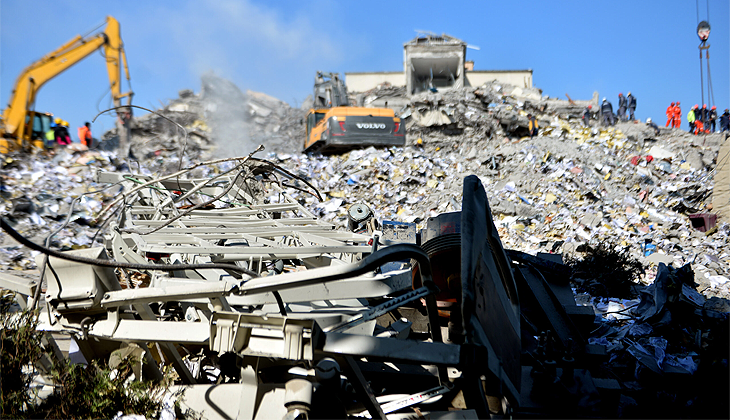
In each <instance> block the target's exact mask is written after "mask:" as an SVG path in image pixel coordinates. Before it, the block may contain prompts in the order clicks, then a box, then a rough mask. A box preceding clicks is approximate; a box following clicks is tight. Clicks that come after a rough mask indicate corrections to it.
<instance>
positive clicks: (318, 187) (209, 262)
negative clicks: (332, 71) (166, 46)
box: [0, 79, 730, 418]
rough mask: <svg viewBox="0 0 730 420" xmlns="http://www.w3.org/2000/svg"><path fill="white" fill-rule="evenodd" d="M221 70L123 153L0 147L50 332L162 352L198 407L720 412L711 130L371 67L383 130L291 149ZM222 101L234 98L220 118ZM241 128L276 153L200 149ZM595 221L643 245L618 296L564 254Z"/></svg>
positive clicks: (11, 260) (277, 122)
mask: <svg viewBox="0 0 730 420" xmlns="http://www.w3.org/2000/svg"><path fill="white" fill-rule="evenodd" d="M234 87H235V86H232V84H230V83H226V82H225V81H220V80H218V81H216V80H213V79H209V80H207V81H205V82H204V88H203V89H202V90H201V93H200V94H194V93H192V92H190V91H183V92H181V95H180V98H178V99H176V100H174V101H172V102H171V103H170V104H169V105H168V106H167V107H165V108H164V109H161V110H158V111H156V112H157V113H156V114H150V115H148V116H143V117H141V118H138V119H137V120H138V122H137V125H136V126H135V127H133V136H132V141H133V145H134V146H133V148H134V150H135V153H136V155H137V157H138V159H139V161H140V166H139V167H138V166H136V163H131V164H127V165H126V166H127V168H128V169H127V168H125V167H124V162H123V161H122V160H120V159H118V158H117V157H116V156H114V154H113V152H111V151H100V152H93V151H92V152H76V153H70V152H71V151H69V153H59V155H57V156H55V157H54V158H53V159H51V160H49V161H43V160H37V161H32V162H31V161H27V160H24V159H22V157H18V158H17V159H16V160H14V161H13V162H10V163H8V162H7V161H6V162H5V166H4V168H3V171H4V172H3V175H4V178H3V179H4V189H3V191H4V193H5V194H6V195H8V197H9V198H13V199H14V200H15V201H13V202H9V203H8V202H6V203H3V206H4V207H3V208H4V210H5V211H4V213H7V214H8V215H9V216H11V217H10V218H8V222H7V225H8V227H9V228H12V230H14V231H17V232H19V234H20V235H22V236H20V235H18V236H17V237H11V236H9V235H8V234H3V235H2V240H3V242H2V245H3V248H2V249H3V252H4V254H3V258H5V261H6V263H7V264H5V266H6V267H16V268H34V267H38V268H40V270H42V271H43V273H42V274H41V275H40V277H39V276H38V274H36V275H21V274H20V272H5V273H3V275H2V276H0V281H1V282H2V286H3V287H4V288H6V289H10V290H15V291H16V292H17V293H19V294H20V295H21V297H20V298H19V299H18V301H19V303H21V304H23V305H29V306H33V305H38V306H39V307H42V311H43V312H42V317H41V319H42V321H43V328H44V329H46V330H48V331H49V332H50V334H51V335H50V337H51V338H52V339H53V340H55V341H56V343H57V344H58V345H59V347H58V351H57V352H55V354H60V355H61V356H60V357H70V356H74V357H76V358H79V359H85V360H87V361H89V360H94V359H100V360H105V358H108V357H109V354H110V353H111V352H113V351H116V350H118V349H119V348H120V347H125V346H126V347H133V348H135V351H136V352H137V354H139V355H141V357H140V359H141V360H140V364H139V369H140V371H141V372H142V373H141V376H142V377H143V378H157V377H159V376H160V374H161V372H162V369H161V367H165V366H171V367H172V368H173V369H174V371H175V373H176V375H177V377H178V380H177V381H178V383H179V386H180V387H183V388H184V389H186V392H185V394H184V395H185V397H184V400H183V402H182V404H183V405H184V406H187V407H190V408H194V409H197V410H200V411H203V412H204V414H205V417H206V418H234V417H241V418H275V417H276V418H278V417H284V416H287V415H288V416H290V417H292V418H294V417H296V416H298V415H301V414H302V413H308V415H309V416H310V417H313V418H325V417H334V418H343V417H348V416H349V417H371V418H372V417H379V418H383V417H385V416H387V417H388V418H409V417H413V416H428V417H430V418H454V417H457V418H485V417H489V416H509V415H512V416H536V417H545V416H564V417H609V418H614V417H647V416H658V417H668V416H677V415H678V413H680V415H682V416H688V417H692V416H698V417H715V416H723V415H726V410H727V407H725V405H726V404H725V403H724V399H725V397H726V395H727V390H726V388H723V387H721V386H719V387H718V386H716V385H715V384H716V383H717V381H715V380H713V378H715V379H716V375H717V374H718V373H717V372H727V344H728V338H727V331H728V328H727V322H728V317H727V314H728V312H730V306H729V305H728V304H727V302H728V301H727V298H728V297H729V296H730V294H729V293H728V292H729V291H730V280H728V277H730V271H728V259H729V258H730V256H729V255H728V254H727V251H726V250H727V243H728V240H729V238H730V227H729V226H728V225H727V224H726V222H725V221H724V220H722V219H716V220H714V224H713V221H712V220H711V219H712V218H711V217H710V216H708V215H707V204H708V203H709V202H710V200H711V197H712V193H713V191H712V188H711V187H712V175H713V170H714V168H715V164H716V156H717V149H718V148H719V146H720V144H721V143H722V141H723V139H722V138H721V137H720V136H719V135H717V136H707V137H706V138H697V137H694V136H689V135H686V134H685V133H682V132H681V131H680V130H671V129H662V130H661V132H660V135H658V136H657V135H656V134H654V131H653V130H651V129H649V128H647V127H645V126H644V125H642V124H634V123H626V124H620V125H618V126H616V127H599V126H597V125H595V124H592V125H591V126H589V127H583V126H582V125H581V124H580V122H579V118H578V116H579V114H580V112H582V109H583V108H584V107H585V106H586V105H587V104H588V103H590V101H582V102H581V101H574V103H570V102H568V101H560V100H556V99H551V98H546V97H543V96H542V95H541V94H540V92H539V91H538V90H537V89H534V88H528V87H523V86H513V85H509V84H505V83H498V82H489V83H485V84H482V85H480V86H477V87H469V86H465V87H462V88H451V89H438V88H436V90H437V91H436V92H433V91H430V90H429V91H427V92H422V93H420V94H416V95H410V94H406V92H405V89H403V88H398V87H393V86H387V85H381V86H379V87H376V88H374V89H371V90H369V91H367V92H364V93H362V95H363V96H362V97H363V98H364V100H369V101H370V102H375V101H383V100H385V98H398V99H399V100H401V101H402V102H403V104H404V105H403V107H402V108H400V109H399V111H400V114H401V117H402V118H403V119H404V120H405V121H406V126H407V129H408V131H407V133H408V139H407V140H408V144H407V146H406V147H405V148H402V149H400V148H395V149H389V150H376V149H366V150H360V151H353V152H350V153H347V154H344V155H341V156H328V157H326V156H316V155H311V156H307V155H301V154H299V153H296V152H297V151H298V150H299V149H298V148H299V145H300V143H301V142H300V139H301V137H298V136H300V135H301V134H300V132H299V131H300V130H301V126H300V125H299V124H298V121H297V116H298V115H301V112H302V111H301V110H297V109H292V108H291V107H289V106H288V105H286V104H285V103H283V102H280V101H277V100H276V99H274V98H270V97H266V96H265V95H262V94H255V93H252V92H248V93H246V94H243V93H241V92H240V91H237V88H235V89H234ZM213 91H217V92H221V91H223V92H227V93H226V94H224V95H217V96H227V97H234V98H239V99H240V101H239V100H238V99H236V100H234V105H235V107H236V108H230V109H225V108H226V107H228V106H229V105H227V102H226V101H219V100H218V99H211V98H216V96H212V93H211V92H213ZM389 100H392V99H389ZM241 101H242V102H241ZM234 105H231V106H234ZM219 110H220V111H229V110H235V111H236V113H237V114H239V115H244V116H245V117H244V118H242V122H241V126H240V127H239V128H238V129H237V130H236V131H235V132H234V133H230V132H224V131H217V128H216V122H215V121H216V119H217V118H219V117H220V116H217V115H215V113H216V112H218V111H219ZM528 112H530V113H533V115H536V116H537V118H538V121H539V122H540V126H541V132H540V135H539V136H538V137H537V138H535V139H529V138H527V137H525V132H526V125H527V121H526V114H527V113H528ZM222 115H223V116H222V117H220V118H221V120H223V121H225V119H226V117H225V115H224V114H222ZM163 116H164V118H163ZM165 118H167V119H170V120H172V121H174V122H177V123H178V124H180V125H181V126H183V128H184V131H183V130H181V129H180V128H179V127H177V126H175V125H174V124H172V123H170V121H166V120H165ZM276 127H279V128H278V129H276ZM196 132H197V133H198V134H194V133H196ZM243 132H246V133H247V134H248V135H247V136H243V135H242V133H243ZM114 134H115V133H114V132H109V133H108V136H107V138H108V139H109V141H113V137H114ZM243 137H245V138H246V140H247V141H250V139H263V140H265V141H268V139H272V140H271V143H268V142H267V143H265V144H266V146H267V151H268V150H272V149H273V150H274V151H275V152H276V153H270V154H268V155H266V156H265V158H260V157H258V155H260V154H261V152H258V155H256V156H254V155H253V154H252V156H250V157H247V156H245V152H250V151H253V150H254V147H253V146H245V145H243V143H240V144H238V145H237V146H236V147H238V148H239V150H241V149H245V150H242V151H243V152H244V153H236V154H235V155H236V156H241V157H238V158H230V157H228V156H225V155H224V156H219V157H218V158H216V157H215V153H216V149H217V148H218V147H219V144H220V143H222V142H224V141H230V140H231V139H233V138H243ZM269 146H271V147H270V148H269ZM224 153H231V152H228V151H227V152H224ZM647 156H652V159H651V160H648V159H647ZM635 157H636V159H634V158H635ZM634 161H635V163H634ZM44 165H46V166H44ZM44 174H52V176H44ZM74 185H75V186H76V188H77V190H75V191H73V192H72V193H71V195H74V196H75V197H76V198H77V200H75V201H74V200H72V198H71V197H70V196H69V195H67V194H62V193H59V191H63V190H66V189H67V190H73V188H74V187H73V186H74ZM67 186H68V187H67ZM89 187H90V188H89ZM39 188H42V189H43V190H42V192H43V194H40V192H41V191H38V189H39ZM87 189H88V191H87ZM21 195H24V196H28V197H30V198H29V199H27V200H25V201H23V200H19V198H20V196H21ZM102 203H103V205H102ZM66 215H69V217H68V218H67V217H66ZM691 215H696V216H700V215H701V217H699V218H697V217H695V218H691V217H690V216H691ZM3 220H5V219H3ZM696 221H700V222H701V223H700V225H697V226H695V224H694V222H696ZM3 223H6V222H5V221H3ZM59 225H60V227H64V229H62V230H61V231H60V233H58V234H56V235H49V232H50V231H51V228H56V227H57V226H59ZM89 225H93V226H94V229H90V228H89ZM3 227H6V226H3ZM97 229H98V234H97ZM703 230H704V231H703ZM24 237H30V238H31V239H32V243H28V242H17V241H23V240H24V239H23V238H24ZM13 238H15V239H13ZM607 239H613V240H615V242H616V243H615V246H616V247H618V248H620V249H625V250H626V252H627V253H628V254H629V255H630V256H631V257H632V258H636V259H638V260H639V261H640V262H641V264H642V265H644V266H645V267H647V271H646V273H644V274H643V275H642V276H640V277H639V278H636V279H634V280H633V281H632V282H631V287H630V288H631V290H632V291H633V292H634V294H631V295H627V296H620V297H619V296H611V295H607V294H606V293H601V292H599V291H598V290H599V289H598V288H596V287H591V288H587V287H583V286H585V285H586V284H593V283H601V282H604V283H606V282H609V283H610V279H609V280H606V279H605V278H598V276H597V270H596V271H595V272H591V271H590V270H589V271H587V272H586V271H583V272H581V273H580V274H579V275H573V274H571V270H570V267H569V266H566V265H565V264H563V263H564V262H565V261H564V260H563V259H562V258H561V257H560V254H563V256H565V257H566V258H567V257H569V256H572V255H579V254H580V253H582V252H584V251H586V250H587V249H588V248H590V247H592V246H596V244H597V243H598V242H602V241H606V240H607ZM33 243H35V244H44V243H45V244H47V245H46V247H49V245H48V244H50V247H49V248H51V250H50V251H53V252H49V250H48V249H44V248H42V247H37V246H35V245H33ZM30 247H34V248H30ZM74 248H83V249H77V250H73V249H74ZM31 249H33V250H34V251H33V252H34V253H35V252H40V253H41V254H39V255H37V256H35V259H33V256H32V255H31V254H30V250H31ZM58 249H61V250H63V251H65V252H59V251H56V250H58ZM46 253H47V254H50V255H49V257H48V258H47V260H46V257H44V255H45V254H46ZM89 264H91V265H89ZM615 268H616V269H619V268H621V267H619V266H616V267H615ZM592 275H596V277H595V278H594V277H592ZM581 277H589V278H581ZM572 289H575V290H572ZM36 302H37V303H36ZM64 343H65V344H64ZM70 343H75V344H74V345H71V344H70ZM49 345H51V346H52V344H49ZM64 346H65V347H64ZM76 348H78V350H77V351H71V352H70V353H71V354H69V350H72V349H73V350H75V349H76ZM64 352H65V353H64ZM80 356H83V358H81V357H80ZM39 370H40V371H41V373H42V369H39ZM723 375H725V377H726V374H725V373H723ZM687 384H692V386H691V387H689V386H687ZM232 395H233V396H235V397H231V396H232Z"/></svg>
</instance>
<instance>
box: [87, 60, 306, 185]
mask: <svg viewBox="0 0 730 420" xmlns="http://www.w3.org/2000/svg"><path fill="white" fill-rule="evenodd" d="M201 85H202V88H201V90H200V93H198V94H195V93H194V92H193V91H192V90H189V89H184V90H181V91H180V92H179V97H178V98H176V99H174V100H172V101H170V102H169V103H168V104H167V105H165V106H164V107H163V108H161V109H158V110H155V112H154V113H143V114H142V115H138V116H135V119H134V120H133V121H134V123H133V125H132V147H131V149H132V153H133V154H134V158H135V159H137V160H139V161H140V162H142V166H144V167H145V168H147V169H149V170H150V171H152V172H155V173H167V172H174V171H177V170H179V168H181V167H186V166H188V165H189V164H190V163H192V162H199V161H205V160H209V159H210V158H211V157H213V156H216V157H231V156H240V155H246V154H248V153H249V152H250V151H251V150H253V149H254V148H255V147H256V146H257V145H259V144H264V145H265V147H266V148H267V150H268V151H272V152H281V153H284V152H291V150H297V149H299V148H300V145H301V144H302V142H303V136H304V126H303V118H304V116H305V114H306V111H304V110H302V109H297V108H292V107H290V106H289V105H288V104H286V103H285V102H283V101H280V100H278V99H276V98H273V97H271V96H269V95H266V94H264V93H259V92H253V91H247V92H246V93H244V92H242V91H241V90H240V89H239V88H238V86H236V85H235V84H233V83H232V82H230V81H229V80H226V79H223V78H221V77H218V76H216V75H215V74H213V73H207V74H205V75H203V77H202V78H201ZM178 124H179V126H178ZM116 139H117V131H116V129H112V130H110V131H107V132H106V133H104V136H103V137H102V140H103V141H102V146H101V147H102V148H103V149H105V150H114V149H115V148H116V145H117V140H116ZM181 160H182V161H181Z"/></svg>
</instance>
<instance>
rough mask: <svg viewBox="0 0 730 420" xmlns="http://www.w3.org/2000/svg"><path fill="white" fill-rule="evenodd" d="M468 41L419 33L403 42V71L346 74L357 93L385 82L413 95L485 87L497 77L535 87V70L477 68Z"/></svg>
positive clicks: (505, 81)
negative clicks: (468, 56) (470, 59)
mask: <svg viewBox="0 0 730 420" xmlns="http://www.w3.org/2000/svg"><path fill="white" fill-rule="evenodd" d="M467 47H468V45H467V43H466V42H465V41H462V40H460V39H458V38H455V37H453V36H450V35H446V34H442V35H436V34H433V33H419V35H418V36H417V37H416V38H413V39H412V40H410V41H408V42H406V43H405V44H403V71H402V72H353V73H345V77H346V80H347V84H348V87H349V89H350V90H351V91H353V92H365V91H367V90H370V89H372V88H374V87H375V86H377V85H379V84H381V83H385V82H387V83H389V84H391V85H392V86H405V87H406V92H407V93H408V94H409V95H413V94H416V93H419V92H424V91H427V90H434V89H436V90H448V89H459V88H463V87H468V86H481V85H482V84H484V83H486V82H490V81H493V80H496V81H498V82H500V83H509V84H511V85H514V86H520V87H526V88H531V87H532V70H531V69H527V70H474V62H473V61H467V59H466V50H467Z"/></svg>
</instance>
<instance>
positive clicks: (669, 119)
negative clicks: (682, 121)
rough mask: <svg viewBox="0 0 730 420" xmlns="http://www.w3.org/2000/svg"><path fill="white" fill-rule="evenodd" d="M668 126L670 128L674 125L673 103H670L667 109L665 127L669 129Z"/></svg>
mask: <svg viewBox="0 0 730 420" xmlns="http://www.w3.org/2000/svg"><path fill="white" fill-rule="evenodd" d="M647 121H648V120H647ZM670 124H672V126H673V124H674V102H672V104H671V105H669V106H668V107H667V125H666V126H667V127H669V125H670Z"/></svg>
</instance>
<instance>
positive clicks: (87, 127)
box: [79, 121, 93, 149]
mask: <svg viewBox="0 0 730 420" xmlns="http://www.w3.org/2000/svg"><path fill="white" fill-rule="evenodd" d="M79 141H80V142H81V144H83V145H84V146H86V147H88V148H89V149H91V146H92V143H93V139H92V137H91V123H90V122H88V121H87V122H86V123H85V124H84V126H83V127H79Z"/></svg>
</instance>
